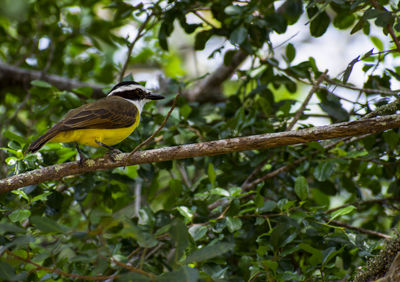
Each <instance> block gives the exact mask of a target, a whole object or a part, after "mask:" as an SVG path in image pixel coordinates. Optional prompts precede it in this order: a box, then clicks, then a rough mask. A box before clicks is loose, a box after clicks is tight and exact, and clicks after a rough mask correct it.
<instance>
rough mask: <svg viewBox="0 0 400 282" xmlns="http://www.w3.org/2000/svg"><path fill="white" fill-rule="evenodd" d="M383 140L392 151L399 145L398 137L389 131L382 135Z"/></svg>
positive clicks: (399, 137) (392, 131)
mask: <svg viewBox="0 0 400 282" xmlns="http://www.w3.org/2000/svg"><path fill="white" fill-rule="evenodd" d="M383 139H384V140H385V142H386V143H387V144H388V145H389V147H390V149H392V150H394V149H396V148H397V145H398V144H399V139H400V135H399V134H398V133H396V132H395V131H394V130H393V129H391V130H388V131H385V132H384V133H383Z"/></svg>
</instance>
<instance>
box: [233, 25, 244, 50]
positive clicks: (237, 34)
mask: <svg viewBox="0 0 400 282" xmlns="http://www.w3.org/2000/svg"><path fill="white" fill-rule="evenodd" d="M246 39H247V29H246V28H245V27H243V26H240V27H238V28H236V29H235V30H234V31H233V32H232V33H231V36H230V37H229V41H230V42H231V43H232V44H233V45H236V44H238V45H240V44H242V43H243V42H244V41H245V40H246Z"/></svg>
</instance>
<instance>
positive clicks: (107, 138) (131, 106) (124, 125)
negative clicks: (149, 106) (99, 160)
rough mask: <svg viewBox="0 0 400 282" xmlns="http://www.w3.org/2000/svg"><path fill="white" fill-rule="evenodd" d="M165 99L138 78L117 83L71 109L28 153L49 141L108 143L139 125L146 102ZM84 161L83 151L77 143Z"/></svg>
mask: <svg viewBox="0 0 400 282" xmlns="http://www.w3.org/2000/svg"><path fill="white" fill-rule="evenodd" d="M160 99H164V97H163V96H161V95H158V94H152V93H151V92H150V91H148V90H147V89H146V88H144V87H143V86H142V85H140V84H139V83H137V82H134V81H124V82H120V83H118V84H117V85H115V86H114V87H113V88H112V89H111V91H110V92H109V93H108V95H107V97H105V98H103V99H100V100H98V101H95V102H93V103H89V104H86V105H83V106H80V107H78V108H76V109H73V110H70V111H69V112H68V113H67V114H66V115H65V117H64V119H63V120H61V121H60V122H58V123H57V124H56V125H54V126H53V127H52V128H50V129H49V130H48V131H47V132H46V133H45V134H44V135H42V136H40V137H39V138H38V139H37V140H36V141H34V142H32V144H31V145H30V146H29V148H28V150H27V153H31V152H32V153H33V152H36V151H38V150H39V149H40V148H41V147H42V146H43V145H44V144H46V143H47V142H60V143H69V142H75V143H76V144H77V143H79V144H83V145H89V146H92V147H100V146H103V147H106V148H108V149H111V150H113V148H112V147H111V146H112V145H115V144H118V143H120V142H121V141H122V140H124V139H125V138H127V137H128V136H129V135H131V134H132V132H133V131H134V130H135V129H136V127H137V126H138V125H139V121H140V113H141V112H142V109H143V106H144V104H146V102H149V101H151V100H160ZM77 149H78V152H79V154H80V157H81V161H82V159H83V158H82V157H83V156H82V154H81V152H80V150H79V147H78V145H77Z"/></svg>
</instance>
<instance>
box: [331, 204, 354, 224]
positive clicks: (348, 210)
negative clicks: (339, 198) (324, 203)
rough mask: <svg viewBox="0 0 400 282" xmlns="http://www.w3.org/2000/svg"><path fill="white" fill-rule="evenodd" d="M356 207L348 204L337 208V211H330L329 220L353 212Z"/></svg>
mask: <svg viewBox="0 0 400 282" xmlns="http://www.w3.org/2000/svg"><path fill="white" fill-rule="evenodd" d="M356 209H357V208H356V207H355V206H353V205H350V206H347V207H344V208H341V209H339V210H337V211H334V212H332V213H331V218H330V219H329V222H330V221H332V220H334V219H335V218H337V217H339V216H342V215H346V214H349V213H351V212H353V211H354V210H356Z"/></svg>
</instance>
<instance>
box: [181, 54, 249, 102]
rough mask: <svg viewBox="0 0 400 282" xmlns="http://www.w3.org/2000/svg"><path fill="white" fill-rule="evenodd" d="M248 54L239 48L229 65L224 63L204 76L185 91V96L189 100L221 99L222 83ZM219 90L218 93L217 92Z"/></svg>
mask: <svg viewBox="0 0 400 282" xmlns="http://www.w3.org/2000/svg"><path fill="white" fill-rule="evenodd" d="M247 56H248V54H247V53H246V52H244V51H242V50H238V51H237V52H236V54H235V55H233V58H232V60H231V62H230V64H229V65H228V66H227V65H225V64H224V63H222V64H221V65H220V66H219V67H218V68H217V69H216V70H215V71H214V72H213V73H212V74H210V75H208V76H207V77H205V78H203V79H202V80H200V81H199V82H198V84H197V85H196V86H195V87H193V88H191V89H190V90H189V91H186V92H185V96H186V97H187V99H188V100H189V101H198V102H204V101H209V100H213V101H215V100H218V99H219V100H221V98H222V97H221V91H219V89H220V87H221V85H222V83H223V82H224V81H225V80H227V79H228V78H230V77H231V76H232V74H233V73H234V72H235V70H236V69H237V68H238V67H239V65H240V64H241V63H243V61H244V60H245V59H246V58H247ZM216 92H217V93H216Z"/></svg>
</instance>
